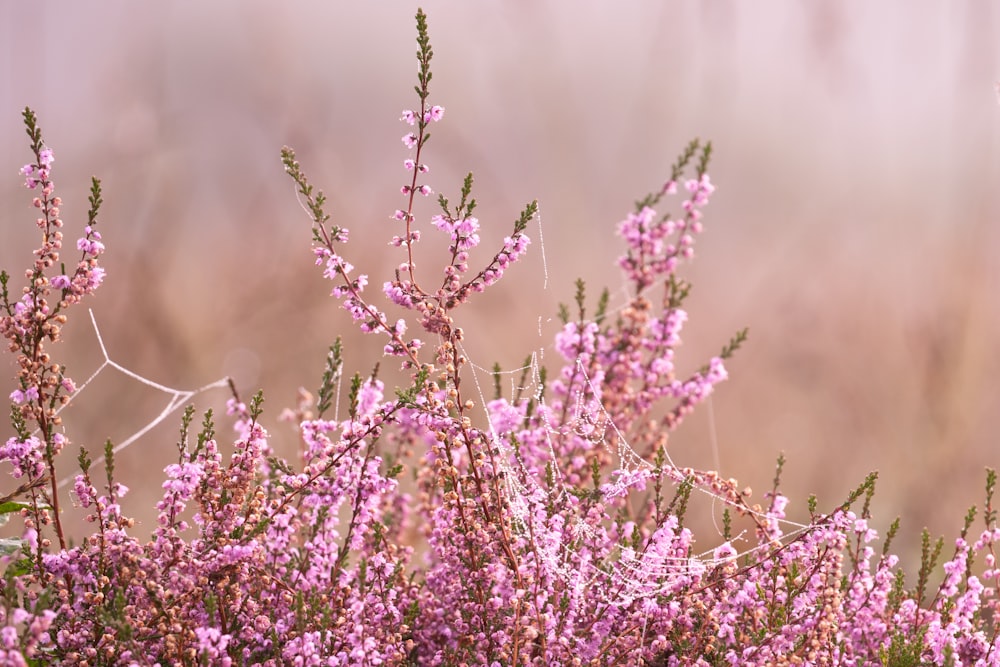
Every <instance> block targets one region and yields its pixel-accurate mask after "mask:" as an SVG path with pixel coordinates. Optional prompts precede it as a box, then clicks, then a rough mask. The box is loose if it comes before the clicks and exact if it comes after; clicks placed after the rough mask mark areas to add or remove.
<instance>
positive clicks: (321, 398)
mask: <svg viewBox="0 0 1000 667" xmlns="http://www.w3.org/2000/svg"><path fill="white" fill-rule="evenodd" d="M343 354H344V343H343V340H342V339H341V338H340V336H337V340H336V341H334V343H333V345H331V346H330V351H329V352H327V355H326V368H325V369H324V370H323V378H322V380H321V381H320V385H319V390H318V391H317V392H316V414H317V417H322V416H323V415H324V414H326V411H327V410H329V409H330V405H331V404H332V403H333V396H334V392H335V391H336V387H337V384H338V383H339V382H340V378H341V376H342V375H343V372H344V356H343Z"/></svg>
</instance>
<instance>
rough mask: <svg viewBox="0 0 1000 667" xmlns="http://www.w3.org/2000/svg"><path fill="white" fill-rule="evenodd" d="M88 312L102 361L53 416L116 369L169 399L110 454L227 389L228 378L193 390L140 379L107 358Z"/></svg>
mask: <svg viewBox="0 0 1000 667" xmlns="http://www.w3.org/2000/svg"><path fill="white" fill-rule="evenodd" d="M89 313H90V323H91V325H92V326H93V327H94V335H95V336H96V337H97V343H98V345H100V347H101V355H102V356H103V357H104V361H103V362H102V363H101V364H100V365H99V366H98V367H97V369H96V370H95V371H94V372H93V373H91V374H90V377H88V378H87V379H86V380H85V381H84V382H83V384H81V385H79V386H78V387H77V388H76V391H75V392H73V394H72V395H70V397H69V400H67V401H66V402H65V403H64V404H63V405H61V406H60V407H59V409H58V410H57V411H56V414H59V413H60V412H62V411H63V410H65V409H66V408H67V407H69V405H70V404H71V403H72V402H73V401H74V400H76V399H77V398H79V397H80V395H81V394H82V393H83V391H84V389H86V388H87V386H88V385H89V384H90V383H91V382H93V381H94V380H96V379H97V377H98V376H99V375H101V374H102V373H103V372H104V371H106V370H116V371H118V372H119V373H122V374H123V375H125V376H126V377H128V378H131V379H133V380H135V381H136V382H139V383H141V384H144V385H145V386H147V387H150V388H152V389H155V390H156V391H159V392H161V393H164V394H166V395H167V396H168V397H169V400H168V401H167V404H166V405H165V406H163V409H162V410H161V411H160V413H159V414H158V415H156V416H155V417H153V419H152V420H150V421H149V422H147V423H146V425H145V426H143V427H141V428H140V429H139V430H137V431H135V432H134V433H133V434H132V435H130V436H128V437H127V438H125V440H123V441H122V442H120V443H118V444H117V445H115V446H114V448H113V449H112V450H111V453H112V454H117V453H118V452H120V451H122V450H123V449H125V448H127V447H130V446H132V445H133V444H135V443H136V442H138V441H139V440H140V439H141V438H142V437H143V436H145V435H146V434H147V433H149V432H150V431H151V430H153V429H154V428H156V426H158V425H159V424H160V422H162V421H163V420H164V419H166V418H167V417H169V416H171V415H172V414H174V413H175V412H177V410H179V409H180V408H182V407H184V406H185V405H186V404H187V403H189V402H190V401H191V400H192V399H193V398H194V397H195V396H198V395H199V394H202V393H204V392H206V391H208V390H210V389H218V388H221V387H229V386H230V384H231V380H230V379H229V378H222V379H221V380H216V381H214V382H210V383H208V384H206V385H204V386H202V387H199V388H197V389H174V388H173V387H167V386H165V385H162V384H160V383H158V382H154V381H153V380H150V379H148V378H146V377H143V376H142V375H140V374H138V373H136V372H135V371H133V370H130V369H128V368H126V367H125V366H122V365H121V364H119V363H118V362H117V361H114V360H113V359H112V358H111V355H109V354H108V348H107V347H106V346H105V345H104V338H103V337H102V336H101V329H100V327H98V326H97V317H96V316H95V315H94V311H93V310H92V309H90V310H89ZM93 462H94V463H95V464H97V465H100V464H102V463H103V462H104V454H101V455H100V456H98V457H97V458H95V459H94V461H93ZM76 475H77V473H73V474H72V475H69V476H67V477H64V478H62V479H60V480H59V483H58V488H60V489H62V488H64V487H66V486H68V485H69V484H70V483H72V482H73V480H75V479H76Z"/></svg>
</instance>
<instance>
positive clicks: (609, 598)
mask: <svg viewBox="0 0 1000 667" xmlns="http://www.w3.org/2000/svg"><path fill="white" fill-rule="evenodd" d="M535 217H536V219H537V233H538V239H539V246H540V253H541V264H542V274H543V285H542V289H543V290H544V291H548V289H549V280H548V276H549V274H548V261H547V256H546V252H545V243H544V235H543V225H542V218H541V212H540V210H539V212H538V214H537V215H536V216H535ZM615 294H616V295H617V296H616V299H615V300H616V301H617V302H618V305H616V306H614V307H613V308H609V309H608V314H609V315H611V314H614V313H617V312H620V311H622V310H624V309H625V308H626V307H627V304H628V301H629V292H628V286H627V284H626V283H625V282H624V278H623V282H622V284H621V286H620V288H619V289H618V290H616V292H615ZM552 321H553V318H551V317H550V318H545V317H544V316H542V315H538V316H537V322H538V326H537V335H538V338H539V341H540V342H539V346H538V347H537V348H535V349H534V350H533V351H532V352H531V354H530V357H529V361H528V363H527V364H526V365H523V366H520V367H517V368H513V369H510V370H506V371H503V370H502V371H499V374H500V375H501V376H503V377H504V379H505V382H504V384H505V385H506V387H507V389H508V390H509V393H508V394H507V395H509V396H514V395H518V394H521V393H523V394H526V395H529V396H531V397H532V398H533V399H534V401H535V403H536V404H537V405H540V406H545V407H548V403H547V400H546V398H545V394H544V392H543V388H544V387H543V385H542V382H541V378H542V367H543V365H544V364H543V362H544V360H545V353H546V350H548V349H551V348H552V343H551V342H550V341H548V340H546V336H545V334H544V333H543V329H544V325H545V324H547V323H551V322H552ZM550 338H551V337H550ZM458 346H459V349H460V351H461V353H462V355H463V356H464V357H465V358H466V359H467V360H468V367H469V368H470V369H471V372H472V380H473V384H474V386H475V392H476V393H477V395H478V398H479V405H480V406H481V408H482V414H483V418H484V419H485V420H486V421H487V424H488V431H489V433H490V435H491V436H492V442H493V443H494V444H495V445H496V446H498V447H499V448H500V450H501V454H502V455H501V456H499V457H497V461H499V466H500V468H501V470H502V472H503V473H504V474H503V479H504V480H505V490H506V492H507V494H508V497H507V500H508V502H509V506H510V507H511V509H512V511H513V512H514V514H515V516H516V518H518V519H521V520H523V521H529V520H530V507H531V503H530V502H529V497H530V496H535V495H536V494H537V493H538V492H542V493H544V494H547V495H549V500H550V501H551V502H552V503H553V505H558V503H559V501H560V499H562V498H564V497H565V496H566V495H567V494H569V488H570V487H569V485H568V484H567V483H566V482H565V480H564V477H563V474H562V471H561V470H559V469H558V466H556V465H554V466H553V467H552V473H553V477H554V480H555V484H554V485H553V487H554V488H553V490H543V489H542V487H541V484H540V483H539V482H538V480H534V479H531V478H530V477H528V476H525V475H524V474H521V471H519V470H517V469H516V468H515V464H514V463H513V462H514V461H515V460H516V455H515V451H514V449H513V447H512V446H510V444H508V442H507V440H506V439H504V438H502V437H500V436H499V433H498V431H497V428H496V425H495V424H494V420H493V417H492V415H491V414H490V412H489V410H488V409H487V408H486V406H487V402H488V401H487V398H486V393H485V392H484V390H483V385H484V384H489V383H490V382H492V381H493V380H494V378H495V377H496V375H497V371H495V370H493V369H488V368H486V367H484V366H482V365H480V364H478V363H476V362H475V361H473V359H472V357H471V355H470V354H469V352H468V350H467V349H466V348H465V347H464V346H463V345H462V343H461V342H459V343H458ZM558 363H559V364H560V365H562V364H563V363H565V362H564V361H563V360H562V358H560V359H559V361H558ZM572 363H573V364H574V365H575V372H576V373H577V374H578V375H579V376H581V377H582V378H583V380H584V382H585V384H586V385H587V388H588V389H590V390H591V392H592V394H593V395H598V396H599V395H600V394H601V392H600V391H599V390H598V388H597V387H595V386H594V384H593V382H592V379H591V377H590V376H589V374H588V373H587V369H586V367H585V364H584V363H583V361H582V359H581V358H580V357H577V358H576V359H575V360H574V361H573V362H572ZM520 378H526V379H527V385H526V386H521V385H520V384H519V382H520V381H521V380H520ZM572 398H573V397H572V396H567V397H565V399H564V400H565V401H567V402H568V401H570V400H572ZM597 405H598V410H599V413H600V414H599V415H598V417H599V418H598V419H597V420H596V422H597V423H595V420H594V419H593V417H592V416H590V415H587V414H585V413H584V412H583V410H584V407H583V405H582V401H579V400H577V401H574V407H573V414H574V418H573V421H574V423H575V424H576V426H575V433H576V435H578V436H581V437H585V438H586V439H587V440H589V441H590V442H591V444H592V445H594V446H595V447H602V448H604V449H605V450H606V451H608V452H609V453H611V454H613V455H614V456H615V457H616V460H617V461H618V462H619V463H618V469H617V470H615V471H613V472H614V473H615V474H617V475H618V476H619V479H627V478H628V477H629V476H630V475H633V474H635V473H640V472H643V471H645V472H650V471H653V470H654V469H655V466H654V464H653V463H652V462H650V461H648V460H646V459H645V458H644V457H643V456H642V455H641V454H640V453H639V452H638V451H636V449H635V448H634V447H633V446H632V445H631V443H630V441H629V438H628V437H627V435H626V433H625V432H624V431H623V429H620V428H619V427H618V425H617V424H616V423H615V421H614V419H613V418H612V416H611V415H610V414H609V413H608V412H607V411H606V410H605V409H604V406H603V404H601V402H600V401H598V402H597ZM700 408H701V409H706V410H707V412H708V419H709V439H710V444H711V449H712V455H713V461H714V465H715V470H716V471H717V472H718V471H720V470H721V458H720V455H719V443H718V435H717V431H716V428H715V415H714V411H713V410H712V395H711V394H710V395H709V396H708V397H707V398H706V399H705V401H704V402H703V403H702V404H701V406H700ZM542 414H545V415H547V414H550V413H549V412H548V411H547V410H545V411H542ZM592 426H596V427H597V428H589V427H592ZM608 431H611V432H612V433H613V434H614V436H615V438H614V441H615V442H616V447H615V451H613V452H612V451H611V446H610V445H609V443H608V438H607V437H606V434H607V433H608ZM557 435H558V431H557V429H556V427H555V426H554V425H552V424H551V423H546V428H545V438H546V441H547V446H548V454H549V460H550V461H552V462H553V463H556V462H558V460H559V457H558V456H557V454H556V452H555V449H554V447H553V439H554V438H555V437H557ZM664 455H665V459H666V460H665V465H664V468H665V469H667V468H672V469H673V470H676V471H679V470H682V467H681V466H679V465H678V464H677V463H676V462H675V461H674V459H673V457H672V456H671V455H670V452H669V450H665V451H664ZM521 480H524V482H522V481H521ZM664 481H665V482H669V483H671V484H674V485H675V486H676V485H677V482H676V481H675V480H673V479H671V478H670V477H669V476H666V475H665V476H664ZM619 483H621V482H619ZM525 484H527V485H530V487H531V488H528V487H527V486H525ZM691 488H692V490H694V491H697V492H699V493H700V494H702V495H704V496H707V497H708V498H709V501H710V504H711V509H712V514H711V518H712V521H713V525H714V527H715V530H716V532H717V533H718V535H719V536H720V537H722V536H723V535H724V533H723V531H722V529H721V527H720V526H719V524H718V510H719V508H720V505H722V506H731V505H732V503H731V502H730V501H729V500H727V499H726V498H725V497H723V496H721V495H720V494H718V493H717V492H715V491H714V490H712V489H711V488H708V487H706V486H704V485H700V484H698V483H697V482H693V483H692V487H691ZM624 492H626V493H628V492H629V490H628V489H627V488H625V489H624ZM741 509H742V511H743V512H745V513H748V514H751V515H753V516H755V517H756V518H757V519H760V520H762V521H765V520H767V521H774V518H773V517H768V516H767V514H766V512H764V511H757V510H753V509H750V508H747V507H742V508H741ZM778 524H779V525H781V526H782V527H783V532H782V538H781V539H782V540H790V539H793V538H794V537H796V536H798V535H800V534H802V533H804V532H806V531H807V530H809V528H810V526H809V525H808V524H802V523H797V522H794V521H790V520H787V519H779V520H778ZM577 527H578V530H580V531H582V532H583V533H585V536H586V537H596V535H595V534H594V533H593V532H592V531H593V529H592V528H590V527H589V526H587V525H586V524H585V523H583V522H579V523H578V524H577ZM588 531H590V532H588ZM745 533H746V531H745V530H744V531H743V532H741V533H739V534H737V535H735V536H733V537H732V538H731V539H730V543H731V544H733V546H734V553H733V555H731V556H727V557H725V558H716V557H715V555H714V554H715V549H714V548H713V549H711V550H707V551H703V552H701V553H697V554H693V555H691V556H689V557H683V558H680V557H664V556H659V555H656V554H654V553H651V552H644V553H642V554H640V555H639V556H635V555H634V554H632V553H631V552H630V551H626V549H625V548H623V547H622V546H621V545H620V544H619V545H618V546H617V547H616V551H617V554H613V556H615V555H616V556H617V558H613V566H612V570H611V577H612V580H613V582H614V583H615V584H616V592H615V593H614V594H613V595H608V594H607V592H605V593H604V594H603V596H604V602H605V603H609V604H612V605H628V604H631V603H632V602H634V601H635V600H636V599H637V598H642V597H650V596H655V595H657V594H663V593H667V592H669V591H670V590H672V587H673V585H674V583H675V582H676V580H677V579H678V577H680V576H689V575H690V574H691V573H693V572H707V571H709V570H711V569H712V568H714V567H716V566H719V565H723V564H726V563H729V562H732V561H735V560H737V559H739V558H742V557H744V556H747V555H749V554H752V553H756V552H759V551H761V550H764V549H767V548H769V547H768V545H756V546H752V547H749V548H746V549H744V550H742V551H739V550H735V544H736V543H739V542H745V541H747V538H746V537H745ZM569 555H570V554H569V552H568V551H567V547H565V546H562V547H561V551H560V553H558V554H554V555H551V556H550V557H549V558H548V562H547V563H546V566H547V567H548V568H549V570H550V571H551V572H555V573H557V576H559V578H561V579H562V580H563V583H566V584H570V585H575V586H579V585H584V586H585V585H587V584H588V583H594V582H595V581H597V579H598V578H599V577H607V576H608V571H607V570H598V567H597V565H596V564H590V565H588V566H587V567H589V570H590V571H589V572H587V573H581V572H580V571H579V565H578V564H577V563H573V564H572V565H570V559H569ZM581 577H582V579H581ZM651 580H652V581H656V582H659V583H658V587H654V588H653V589H651V588H650V582H651Z"/></svg>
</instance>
